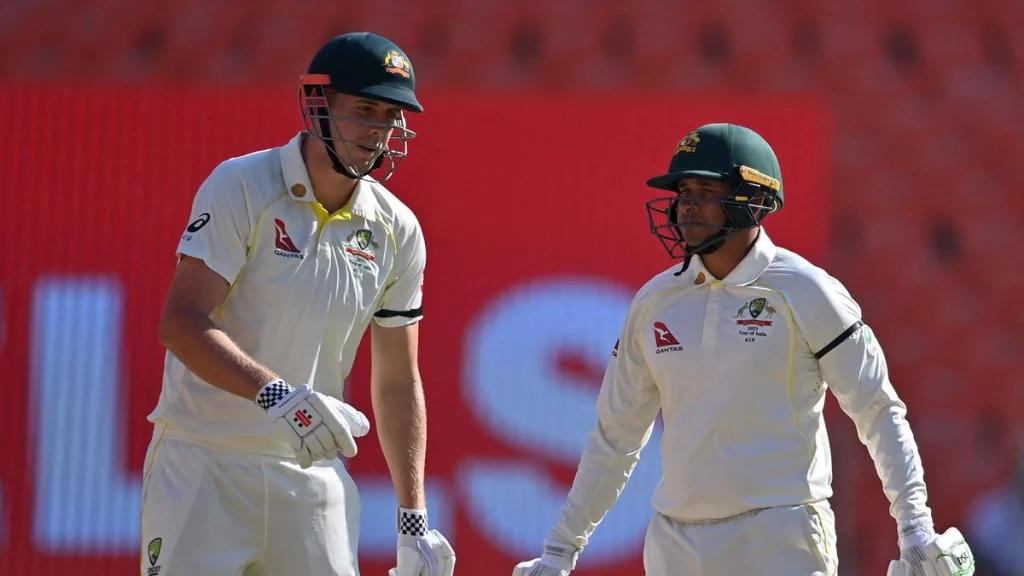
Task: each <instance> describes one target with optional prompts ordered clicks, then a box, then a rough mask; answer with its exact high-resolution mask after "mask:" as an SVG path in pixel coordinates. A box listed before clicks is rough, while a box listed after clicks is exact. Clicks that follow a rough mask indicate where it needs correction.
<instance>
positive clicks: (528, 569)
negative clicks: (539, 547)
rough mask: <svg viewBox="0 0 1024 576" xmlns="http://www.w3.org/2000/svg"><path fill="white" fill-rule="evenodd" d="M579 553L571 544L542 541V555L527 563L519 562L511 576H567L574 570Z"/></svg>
mask: <svg viewBox="0 0 1024 576" xmlns="http://www.w3.org/2000/svg"><path fill="white" fill-rule="evenodd" d="M579 557H580V551H579V549H578V548H576V547H575V546H573V545H572V544H567V543H565V542H559V541H558V540H550V539H549V540H545V541H544V554H542V555H541V557H540V558H534V559H533V560H530V561H529V562H520V563H519V564H517V565H516V567H515V568H514V569H513V570H512V576H569V572H572V571H573V569H575V568H576V560H577V559H578V558H579Z"/></svg>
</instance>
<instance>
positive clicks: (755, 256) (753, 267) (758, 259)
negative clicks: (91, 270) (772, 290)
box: [722, 228, 778, 286]
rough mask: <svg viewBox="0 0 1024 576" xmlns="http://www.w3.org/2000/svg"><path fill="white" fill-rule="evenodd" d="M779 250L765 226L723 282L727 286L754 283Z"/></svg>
mask: <svg viewBox="0 0 1024 576" xmlns="http://www.w3.org/2000/svg"><path fill="white" fill-rule="evenodd" d="M777 251H778V249H777V248H776V247H775V243H774V242H772V241H771V238H769V237H768V234H767V233H765V231H764V228H761V229H760V230H758V233H757V240H755V241H754V245H753V246H752V247H751V248H750V252H747V255H746V256H744V257H743V260H740V263H739V264H738V265H737V266H736V267H735V268H733V270H732V272H730V273H729V275H728V276H726V277H725V278H723V279H722V283H723V284H725V285H727V286H747V285H748V284H753V283H754V282H755V281H756V280H757V279H758V278H760V277H761V274H764V271H765V270H767V269H768V265H769V264H771V263H772V260H774V259H775V253H776V252H777Z"/></svg>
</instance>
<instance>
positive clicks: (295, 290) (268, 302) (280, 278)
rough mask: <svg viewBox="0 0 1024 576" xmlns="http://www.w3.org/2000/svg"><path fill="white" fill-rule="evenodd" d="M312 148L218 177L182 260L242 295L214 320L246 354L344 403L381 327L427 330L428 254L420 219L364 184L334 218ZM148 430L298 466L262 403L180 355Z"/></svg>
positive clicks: (251, 161)
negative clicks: (157, 426) (359, 361)
mask: <svg viewBox="0 0 1024 576" xmlns="http://www.w3.org/2000/svg"><path fill="white" fill-rule="evenodd" d="M304 137H306V136H305V135H304V133H302V132H300V133H299V134H298V135H296V136H295V137H294V138H293V139H292V140H291V141H290V142H288V143H287V144H286V145H284V146H280V147H275V148H271V149H268V150H262V151H259V152H254V153H252V154H248V155H245V156H241V157H237V158H231V159H229V160H226V161H225V162H223V163H221V164H220V165H219V166H217V167H216V168H215V169H214V170H213V171H212V173H211V174H210V175H209V176H208V177H207V179H206V181H205V182H204V183H203V184H202V186H201V187H200V188H199V190H198V192H197V193H196V195H195V199H194V201H193V205H192V215H191V218H190V220H189V222H190V223H189V225H188V226H187V227H186V229H185V232H184V234H183V236H182V237H181V241H180V243H179V244H178V250H177V253H178V254H179V256H180V255H188V256H192V257H194V258H199V259H201V260H203V261H205V262H206V264H207V265H208V266H209V267H210V268H211V269H212V270H214V271H215V272H217V273H218V274H220V275H221V276H223V277H224V279H225V280H227V281H228V282H229V283H230V284H231V289H230V292H229V294H228V297H227V299H226V301H225V302H224V303H223V305H221V306H220V307H219V308H218V309H217V310H215V311H214V313H213V314H212V315H211V318H212V320H213V321H214V322H216V323H217V325H218V326H220V327H221V328H222V329H223V330H224V331H225V332H226V333H227V334H228V335H229V336H230V337H231V338H232V339H233V340H234V341H235V342H236V343H237V344H238V345H239V346H240V347H241V348H242V350H244V351H245V352H246V353H248V354H250V355H251V356H252V357H253V358H254V359H255V360H256V361H258V362H260V363H262V364H264V365H265V366H267V367H268V368H270V369H271V370H273V371H274V372H276V373H277V374H279V375H280V376H281V377H282V378H283V379H284V380H285V381H287V382H289V383H291V384H292V385H295V386H298V385H300V384H303V383H308V384H309V385H310V386H311V387H312V388H313V389H315V390H317V391H319V392H322V393H324V394H328V395H331V396H334V397H335V398H339V399H341V398H342V393H343V386H344V379H345V377H346V376H347V375H348V373H349V371H350V370H351V368H352V364H353V361H354V360H355V354H356V348H357V347H358V346H359V342H360V340H361V338H362V336H363V333H364V331H365V330H366V328H367V326H368V325H369V323H370V321H371V319H372V320H374V321H375V322H377V323H378V324H379V325H381V326H387V327H397V326H402V325H406V324H410V323H413V322H416V321H418V320H419V319H420V318H421V315H422V309H421V298H422V295H421V288H422V284H423V271H424V266H425V264H426V248H425V245H424V240H423V234H422V231H421V229H420V225H419V222H418V221H417V219H416V217H415V215H414V214H413V213H412V211H411V210H409V208H408V207H406V206H405V205H404V204H402V202H400V201H399V200H398V199H397V198H395V196H394V195H393V194H391V193H390V192H389V191H388V190H387V189H385V188H384V186H382V185H381V184H379V183H377V182H369V181H360V182H359V183H358V185H357V186H356V189H355V193H354V194H353V196H352V199H351V200H350V201H349V203H348V204H347V205H346V206H345V207H343V208H342V209H341V210H339V211H337V212H335V213H334V214H328V213H327V212H326V210H325V209H324V208H323V206H321V205H320V203H319V202H317V200H316V198H315V197H314V195H313V188H312V186H311V184H310V182H309V174H308V173H307V171H306V167H305V164H304V163H303V160H302V156H301V154H300V143H301V142H302V139H303V138H304ZM149 420H150V421H152V422H154V423H166V424H168V425H169V427H168V430H167V433H168V434H169V435H171V436H175V435H177V436H184V437H188V438H192V439H198V440H202V441H205V442H209V443H214V444H221V445H227V446H231V447H234V448H237V449H242V450H247V451H252V452H257V453H263V454H270V455H277V456H281V457H293V453H292V451H291V449H290V448H289V447H288V446H287V444H285V443H284V442H282V441H281V440H278V438H277V436H276V435H275V433H274V427H273V423H272V421H271V420H270V419H269V418H268V417H267V415H266V414H265V413H264V411H263V410H262V409H260V408H259V407H258V406H257V405H256V404H255V403H254V402H253V401H252V400H247V399H245V398H240V397H238V396H235V395H233V394H230V393H228V392H224V391H222V390H220V389H219V388H216V387H214V386H212V385H210V384H208V383H206V382H204V381H203V380H201V379H200V378H198V377H197V376H195V375H194V374H192V373H191V372H190V371H189V370H188V368H186V367H185V365H184V364H182V363H181V362H180V361H179V360H178V359H177V358H176V357H175V356H174V355H173V354H172V353H170V352H168V353H167V355H166V359H165V362H164V374H163V388H162V390H161V393H160V399H159V402H158V403H157V406H156V408H155V410H154V411H153V412H152V413H151V414H150V416H149Z"/></svg>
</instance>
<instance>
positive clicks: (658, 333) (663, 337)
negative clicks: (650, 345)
mask: <svg viewBox="0 0 1024 576" xmlns="http://www.w3.org/2000/svg"><path fill="white" fill-rule="evenodd" d="M654 345H655V350H654V353H655V354H661V353H662V352H678V351H679V350H682V349H683V347H682V346H680V345H679V340H676V337H675V335H674V334H672V331H671V330H669V329H668V326H665V323H664V322H655V323H654Z"/></svg>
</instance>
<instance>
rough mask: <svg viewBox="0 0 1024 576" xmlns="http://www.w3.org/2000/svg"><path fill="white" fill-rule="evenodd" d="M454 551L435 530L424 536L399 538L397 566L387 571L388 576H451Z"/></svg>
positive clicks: (446, 540)
mask: <svg viewBox="0 0 1024 576" xmlns="http://www.w3.org/2000/svg"><path fill="white" fill-rule="evenodd" d="M454 573H455V549H454V548H452V545H451V544H450V543H449V542H448V539H447V538H445V537H444V535H443V534H441V533H440V532H438V531H437V530H430V531H429V532H427V534H426V536H422V537H419V538H414V537H411V536H406V537H400V538H399V546H398V566H397V567H395V568H392V569H391V570H389V571H388V574H389V576H453V575H454Z"/></svg>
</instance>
